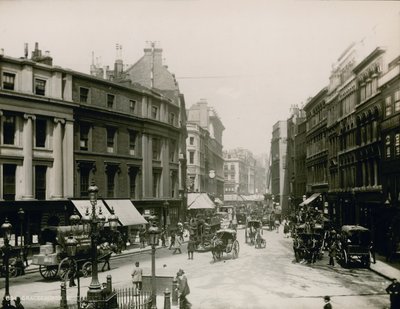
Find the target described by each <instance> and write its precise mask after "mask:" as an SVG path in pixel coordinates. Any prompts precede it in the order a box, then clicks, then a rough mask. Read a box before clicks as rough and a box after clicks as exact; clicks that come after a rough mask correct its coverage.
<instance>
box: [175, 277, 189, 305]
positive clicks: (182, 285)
mask: <svg viewBox="0 0 400 309" xmlns="http://www.w3.org/2000/svg"><path fill="white" fill-rule="evenodd" d="M176 277H177V279H178V294H179V309H190V308H191V307H192V304H191V303H190V302H189V301H188V300H187V298H186V296H187V295H189V294H190V288H189V285H188V281H187V278H186V276H185V272H184V271H183V269H179V271H178V272H177V273H176Z"/></svg>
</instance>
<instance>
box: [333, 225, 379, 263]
mask: <svg viewBox="0 0 400 309" xmlns="http://www.w3.org/2000/svg"><path fill="white" fill-rule="evenodd" d="M339 237H340V248H338V253H337V258H338V260H339V262H340V263H341V264H342V265H343V266H346V267H347V266H350V264H351V263H352V262H360V263H361V264H362V265H364V267H367V268H368V267H370V265H371V258H370V254H371V253H370V248H371V232H370V230H369V229H367V228H365V227H362V226H359V225H343V226H342V230H341V233H340V236H339Z"/></svg>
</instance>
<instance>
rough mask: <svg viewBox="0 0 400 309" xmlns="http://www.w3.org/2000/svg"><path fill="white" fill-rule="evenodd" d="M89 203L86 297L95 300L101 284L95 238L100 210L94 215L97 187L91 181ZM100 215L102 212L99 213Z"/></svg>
mask: <svg viewBox="0 0 400 309" xmlns="http://www.w3.org/2000/svg"><path fill="white" fill-rule="evenodd" d="M88 192H89V199H90V204H91V205H92V214H91V216H90V221H89V223H90V236H91V247H92V248H91V249H92V252H91V253H92V280H91V282H90V285H89V290H88V292H87V299H88V301H89V302H94V303H95V302H96V301H98V300H100V299H101V285H100V282H99V276H98V269H97V240H98V238H99V237H100V234H99V227H100V225H101V221H100V219H102V218H101V217H100V211H99V216H97V215H96V205H97V195H98V193H99V188H98V187H97V186H96V185H95V184H94V183H92V184H91V185H90V186H89V189H88ZM101 215H102V214H101Z"/></svg>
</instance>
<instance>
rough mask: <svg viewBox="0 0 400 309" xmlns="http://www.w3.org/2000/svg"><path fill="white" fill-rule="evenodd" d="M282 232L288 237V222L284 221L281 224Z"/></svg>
mask: <svg viewBox="0 0 400 309" xmlns="http://www.w3.org/2000/svg"><path fill="white" fill-rule="evenodd" d="M283 233H284V234H285V237H286V238H288V237H289V223H288V222H287V221H285V224H284V225H283Z"/></svg>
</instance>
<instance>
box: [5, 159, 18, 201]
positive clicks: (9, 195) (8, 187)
mask: <svg viewBox="0 0 400 309" xmlns="http://www.w3.org/2000/svg"><path fill="white" fill-rule="evenodd" d="M15 170H16V165H14V164H4V165H3V199H4V200H6V201H13V200H15Z"/></svg>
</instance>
